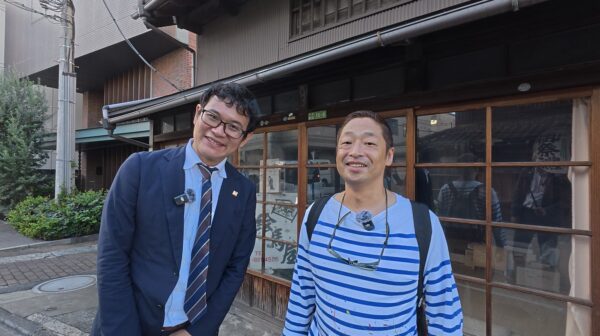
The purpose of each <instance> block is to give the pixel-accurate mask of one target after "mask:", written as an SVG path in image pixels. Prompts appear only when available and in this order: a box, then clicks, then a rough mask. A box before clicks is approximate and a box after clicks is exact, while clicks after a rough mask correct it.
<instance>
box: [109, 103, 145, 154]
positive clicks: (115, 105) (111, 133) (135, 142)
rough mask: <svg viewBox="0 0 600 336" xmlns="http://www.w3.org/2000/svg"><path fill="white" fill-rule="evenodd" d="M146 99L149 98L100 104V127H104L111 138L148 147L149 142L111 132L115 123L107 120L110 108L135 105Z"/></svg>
mask: <svg viewBox="0 0 600 336" xmlns="http://www.w3.org/2000/svg"><path fill="white" fill-rule="evenodd" d="M148 100H150V99H140V100H134V101H129V102H124V103H117V104H110V105H104V106H102V127H104V129H105V130H106V131H107V132H108V136H109V137H111V138H113V139H116V140H119V141H123V142H126V143H128V144H131V145H134V146H138V147H142V148H146V149H148V148H150V144H147V143H145V142H141V141H137V140H134V139H129V138H126V137H122V136H120V135H115V134H113V132H114V131H115V128H116V127H117V125H116V124H114V123H111V122H109V120H108V112H109V111H110V110H111V109H115V108H123V107H128V106H132V105H137V104H140V103H143V102H145V101H148Z"/></svg>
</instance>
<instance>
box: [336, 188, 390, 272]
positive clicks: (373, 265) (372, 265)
mask: <svg viewBox="0 0 600 336" xmlns="http://www.w3.org/2000/svg"><path fill="white" fill-rule="evenodd" d="M386 196H387V195H386ZM343 202H344V201H343V198H342V203H343ZM386 205H387V197H386ZM341 210H342V207H341V204H340V212H341ZM349 214H350V211H348V212H347V213H346V214H345V215H344V216H342V218H340V215H339V213H338V218H340V219H339V220H338V222H337V224H336V225H335V227H334V228H333V233H332V234H331V239H329V244H328V245H327V251H329V253H330V254H331V255H332V256H334V257H336V258H337V259H338V260H339V261H341V262H343V263H344V264H346V265H350V266H354V267H357V268H360V269H363V270H366V271H375V270H376V269H377V267H378V266H379V263H380V262H381V258H382V257H383V251H385V247H386V246H387V243H388V239H389V237H390V225H389V224H388V221H387V207H386V209H385V240H384V241H383V246H382V247H381V253H379V259H377V261H374V262H368V263H363V262H359V261H358V260H352V259H350V258H349V257H348V258H344V257H342V256H341V255H340V254H339V253H337V252H336V251H335V250H334V249H333V248H332V247H331V244H332V243H333V238H334V237H335V232H336V231H337V228H338V227H339V226H340V224H341V223H342V222H343V221H344V219H346V217H347V216H348V215H349Z"/></svg>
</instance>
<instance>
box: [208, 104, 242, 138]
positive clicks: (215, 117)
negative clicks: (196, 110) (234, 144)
mask: <svg viewBox="0 0 600 336" xmlns="http://www.w3.org/2000/svg"><path fill="white" fill-rule="evenodd" d="M200 119H202V121H203V122H204V123H205V124H207V125H208V126H210V127H212V128H217V127H219V126H221V124H223V129H224V131H225V134H227V136H228V137H230V138H234V139H239V138H241V137H242V136H243V135H244V134H246V131H244V130H243V129H242V127H241V126H240V125H237V124H233V123H227V122H224V121H223V120H221V117H220V116H219V114H218V113H217V112H215V111H211V110H206V109H202V111H200Z"/></svg>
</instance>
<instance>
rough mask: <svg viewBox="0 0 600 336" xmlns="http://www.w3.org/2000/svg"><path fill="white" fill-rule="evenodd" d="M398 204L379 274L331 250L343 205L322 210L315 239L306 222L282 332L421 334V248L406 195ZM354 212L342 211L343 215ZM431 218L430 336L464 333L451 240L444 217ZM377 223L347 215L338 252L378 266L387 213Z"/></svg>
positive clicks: (337, 243)
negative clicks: (372, 227) (343, 259)
mask: <svg viewBox="0 0 600 336" xmlns="http://www.w3.org/2000/svg"><path fill="white" fill-rule="evenodd" d="M396 199H397V201H396V203H395V204H394V205H392V206H391V207H390V208H389V209H388V221H389V225H390V238H389V242H388V246H387V247H386V249H385V252H384V254H383V257H382V259H381V262H380V264H379V267H378V268H377V270H375V271H368V270H363V269H359V268H357V267H354V266H350V265H347V264H345V263H343V262H341V261H340V260H338V259H336V258H335V257H333V256H332V255H331V254H330V253H329V252H328V251H327V244H328V243H329V239H330V238H331V233H332V232H333V229H334V227H335V224H336V222H337V217H338V211H339V207H340V203H339V202H338V201H337V200H335V199H334V198H331V199H330V200H329V202H328V203H327V205H326V206H325V208H324V209H323V212H322V213H321V216H320V218H319V221H318V223H317V225H316V227H315V230H314V232H313V235H312V242H309V241H308V237H307V234H306V227H305V224H303V225H302V230H301V234H300V240H299V244H298V257H297V261H296V266H295V269H294V276H293V281H292V288H291V292H290V300H289V303H288V310H287V315H286V319H285V326H284V329H283V335H285V336H292V335H352V336H355V335H373V336H377V335H416V334H417V330H416V300H417V279H418V273H419V248H418V246H417V240H416V237H415V231H414V225H413V220H412V210H411V205H410V202H409V201H408V200H407V199H406V198H404V197H402V196H400V195H396ZM348 211H350V210H349V209H347V208H346V207H342V215H343V214H345V213H346V212H348ZM306 213H307V214H308V211H307V212H306ZM430 214H431V224H432V237H431V245H430V249H429V255H428V258H427V262H426V264H425V283H424V286H425V302H426V305H427V307H426V315H427V319H428V323H429V335H432V336H436V335H462V334H463V333H462V327H463V316H462V309H461V305H460V300H459V297H458V291H457V289H456V284H455V282H454V277H453V275H452V269H451V266H450V260H449V255H448V247H447V243H446V240H445V238H444V234H443V231H442V228H441V225H440V223H439V220H438V219H437V217H436V216H435V215H433V214H432V213H430ZM306 217H307V216H305V218H304V223H305V222H306ZM373 222H374V223H375V230H373V231H366V230H365V229H364V228H363V227H362V225H361V224H359V223H357V222H356V221H355V216H353V215H350V216H347V217H346V219H345V220H344V222H342V223H341V224H340V227H339V228H338V230H337V232H336V234H335V239H334V240H333V244H332V247H333V249H335V251H336V252H338V253H339V254H340V255H342V256H344V257H350V258H351V259H353V260H358V261H360V262H374V261H376V260H377V259H378V258H379V253H380V252H381V247H382V244H383V241H384V239H385V211H383V212H381V213H379V214H377V215H376V216H374V217H373Z"/></svg>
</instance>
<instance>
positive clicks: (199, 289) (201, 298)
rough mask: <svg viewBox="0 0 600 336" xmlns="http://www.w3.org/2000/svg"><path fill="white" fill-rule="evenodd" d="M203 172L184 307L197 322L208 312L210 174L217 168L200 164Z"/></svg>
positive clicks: (191, 319) (191, 318) (192, 321)
mask: <svg viewBox="0 0 600 336" xmlns="http://www.w3.org/2000/svg"><path fill="white" fill-rule="evenodd" d="M198 167H199V168H200V172H201V173H202V177H203V182H202V198H201V201H200V216H199V219H198V231H197V232H196V239H195V240H194V246H193V247H192V255H191V261H190V274H189V276H188V287H187V289H186V291H185V302H184V304H183V308H184V310H185V313H186V314H187V316H188V320H189V321H190V323H194V322H196V321H197V320H198V319H199V318H200V317H202V315H204V313H206V276H207V274H208V252H209V250H210V245H209V243H210V221H211V211H212V201H211V200H212V188H211V183H210V176H211V175H212V172H213V171H216V170H217V169H216V168H209V167H207V166H205V165H203V164H199V165H198Z"/></svg>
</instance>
